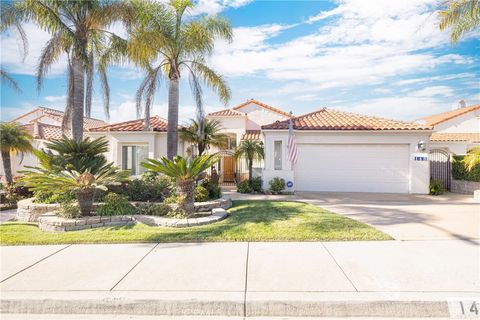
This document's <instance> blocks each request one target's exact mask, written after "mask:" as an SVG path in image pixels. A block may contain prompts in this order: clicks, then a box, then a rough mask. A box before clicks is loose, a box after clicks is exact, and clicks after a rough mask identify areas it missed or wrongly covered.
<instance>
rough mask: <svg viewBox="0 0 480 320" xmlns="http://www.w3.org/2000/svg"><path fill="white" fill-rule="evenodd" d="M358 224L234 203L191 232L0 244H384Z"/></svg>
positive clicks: (1, 240)
mask: <svg viewBox="0 0 480 320" xmlns="http://www.w3.org/2000/svg"><path fill="white" fill-rule="evenodd" d="M389 239H391V237H389V236H388V235H386V234H384V233H382V232H381V231H379V230H377V229H375V228H372V227H370V226H368V225H366V224H363V223H361V222H358V221H355V220H352V219H349V218H347V217H344V216H341V215H338V214H335V213H332V212H329V211H327V210H325V209H322V208H318V207H316V206H313V205H309V204H305V203H301V202H287V201H235V202H234V206H233V207H232V208H231V209H230V210H229V217H228V218H227V219H225V220H223V221H220V222H218V223H214V224H211V225H205V226H199V227H192V228H161V227H149V226H146V225H143V224H136V225H131V226H123V227H106V228H97V229H89V230H83V231H70V232H64V233H51V232H43V231H41V230H40V229H38V227H37V226H36V225H35V224H31V223H18V222H9V223H5V224H1V225H0V244H2V245H22V244H60V243H61V244H64V243H124V242H182V241H185V242H187V241H314V240H325V241H334V240H389Z"/></svg>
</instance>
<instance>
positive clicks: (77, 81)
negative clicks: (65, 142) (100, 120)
mask: <svg viewBox="0 0 480 320" xmlns="http://www.w3.org/2000/svg"><path fill="white" fill-rule="evenodd" d="M72 69H73V108H72V137H73V138H74V139H76V140H81V139H83V107H84V101H85V100H84V98H85V68H84V65H83V61H82V60H81V59H80V58H79V57H76V56H75V54H73V57H72Z"/></svg>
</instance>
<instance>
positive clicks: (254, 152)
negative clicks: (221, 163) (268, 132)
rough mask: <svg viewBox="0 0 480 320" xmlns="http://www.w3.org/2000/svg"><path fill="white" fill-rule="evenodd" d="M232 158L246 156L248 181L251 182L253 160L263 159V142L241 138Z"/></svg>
mask: <svg viewBox="0 0 480 320" xmlns="http://www.w3.org/2000/svg"><path fill="white" fill-rule="evenodd" d="M233 156H234V158H235V159H238V158H241V157H245V158H247V161H248V181H250V182H252V178H253V169H252V168H253V160H255V159H263V158H264V156H265V152H264V149H263V143H262V142H261V141H256V140H243V141H242V142H241V143H240V145H239V146H238V147H237V149H236V150H235V153H234V155H233Z"/></svg>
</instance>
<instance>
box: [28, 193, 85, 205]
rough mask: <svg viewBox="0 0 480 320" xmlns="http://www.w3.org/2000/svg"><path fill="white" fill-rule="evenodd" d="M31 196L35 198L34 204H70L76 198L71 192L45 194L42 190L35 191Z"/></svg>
mask: <svg viewBox="0 0 480 320" xmlns="http://www.w3.org/2000/svg"><path fill="white" fill-rule="evenodd" d="M33 196H34V197H35V200H34V202H36V203H47V204H49V203H62V202H70V201H75V200H76V196H75V194H74V193H73V192H62V193H58V192H46V191H43V190H35V191H34V192H33Z"/></svg>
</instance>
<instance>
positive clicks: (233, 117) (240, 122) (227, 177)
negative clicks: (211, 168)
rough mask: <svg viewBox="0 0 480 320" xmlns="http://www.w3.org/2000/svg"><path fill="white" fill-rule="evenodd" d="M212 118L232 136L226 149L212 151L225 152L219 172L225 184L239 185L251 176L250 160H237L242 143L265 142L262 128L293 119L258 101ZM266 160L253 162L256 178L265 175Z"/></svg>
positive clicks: (247, 102)
mask: <svg viewBox="0 0 480 320" xmlns="http://www.w3.org/2000/svg"><path fill="white" fill-rule="evenodd" d="M207 117H208V118H209V119H212V120H217V121H219V122H220V124H221V126H222V127H223V130H222V132H223V133H225V134H227V135H228V137H229V138H228V146H227V148H226V150H215V149H212V150H211V151H210V152H219V151H220V152H221V154H222V158H221V160H220V162H219V163H218V164H217V168H216V169H217V172H218V173H219V175H220V180H221V181H222V182H235V181H239V180H243V179H246V178H247V177H248V171H247V163H246V160H238V161H235V160H234V159H233V151H234V149H235V147H236V146H237V145H239V144H240V143H241V141H242V140H259V141H262V140H263V136H262V134H261V127H262V125H266V124H269V123H272V122H275V121H283V120H286V119H290V118H291V117H292V115H291V114H289V113H286V112H284V111H282V110H280V109H277V108H274V107H272V106H269V105H267V104H265V103H262V102H260V101H258V100H255V99H249V100H247V101H245V102H244V103H241V104H239V105H237V106H235V107H233V108H231V109H224V110H220V111H216V112H212V113H209V114H208V116H207ZM262 168H263V161H262V160H255V161H254V163H253V174H254V176H260V175H261V173H262Z"/></svg>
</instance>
